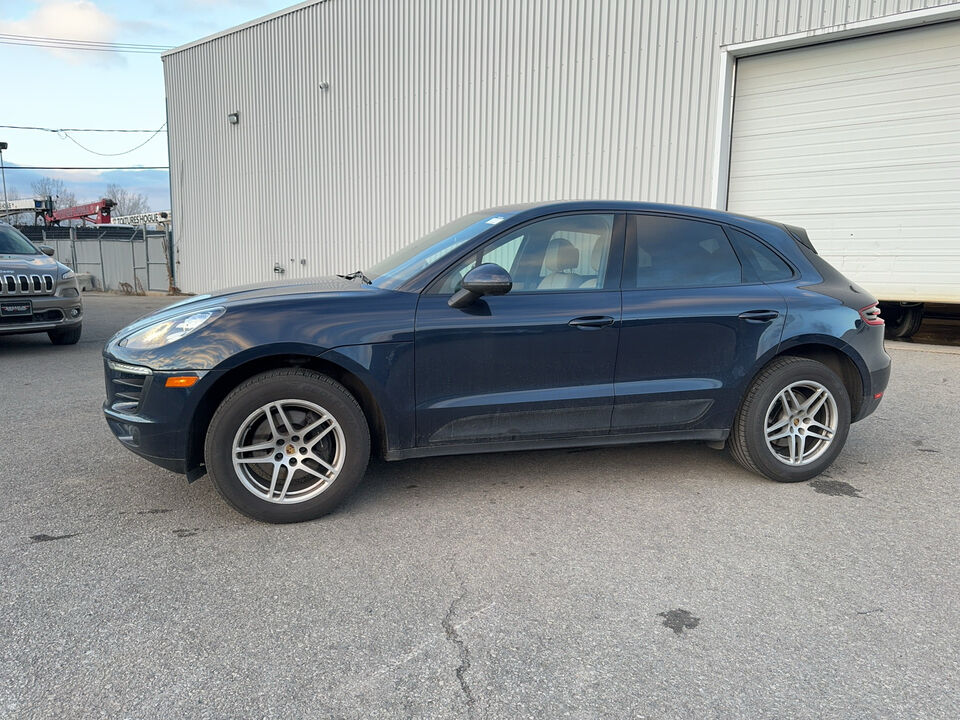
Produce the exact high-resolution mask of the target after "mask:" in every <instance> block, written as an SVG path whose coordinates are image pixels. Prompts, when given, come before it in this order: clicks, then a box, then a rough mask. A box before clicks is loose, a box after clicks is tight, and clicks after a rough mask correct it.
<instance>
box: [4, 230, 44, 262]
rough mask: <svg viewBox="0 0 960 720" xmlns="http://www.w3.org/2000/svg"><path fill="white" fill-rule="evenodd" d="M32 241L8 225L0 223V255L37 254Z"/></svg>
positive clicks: (38, 252) (37, 251)
mask: <svg viewBox="0 0 960 720" xmlns="http://www.w3.org/2000/svg"><path fill="white" fill-rule="evenodd" d="M39 254H40V251H39V250H37V249H36V248H35V247H34V246H33V243H32V242H30V241H29V240H27V238H26V237H24V236H23V235H22V234H21V233H20V231H19V230H17V229H16V228H14V227H12V226H10V225H0V255H39Z"/></svg>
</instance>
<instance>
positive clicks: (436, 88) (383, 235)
mask: <svg viewBox="0 0 960 720" xmlns="http://www.w3.org/2000/svg"><path fill="white" fill-rule="evenodd" d="M941 4H948V3H945V2H937V1H936V0H926V1H924V0H872V1H870V0H847V1H843V2H841V1H839V0H769V1H768V2H755V1H752V0H716V1H715V2H714V1H712V0H650V1H644V2H635V1H633V0H608V1H606V2H596V1H595V0H490V1H488V2H476V1H475V0H446V1H444V2H439V1H432V0H399V1H396V2H355V1H352V0H325V1H320V2H312V3H304V4H302V5H300V6H296V7H295V8H293V9H291V10H290V11H288V12H286V13H283V14H278V15H276V16H273V17H271V18H269V19H266V20H264V21H263V22H255V23H252V24H248V25H247V26H244V27H242V28H240V29H238V30H236V31H235V32H230V33H226V34H222V35H219V36H215V37H213V38H211V39H208V40H205V41H200V42H198V43H194V44H192V45H189V46H185V47H184V48H181V49H178V50H175V51H172V52H170V53H168V54H166V55H165V56H164V74H165V81H166V91H167V103H168V107H167V112H168V120H169V140H170V177H171V194H172V206H173V211H174V218H175V219H176V223H177V227H176V238H177V253H178V255H177V260H178V279H179V282H180V284H181V287H182V288H183V289H185V290H189V291H195V292H202V291H207V290H212V289H218V288H222V287H227V286H230V285H236V284H241V283H246V282H259V281H263V280H267V279H271V278H274V277H277V274H275V273H274V270H273V268H274V266H275V265H279V266H280V267H282V268H283V269H284V271H285V272H284V273H283V275H282V277H285V278H291V277H292V278H297V277H308V276H312V275H318V274H325V273H331V272H346V271H350V270H354V269H357V268H359V267H365V266H368V265H370V264H371V263H372V262H373V261H374V260H375V259H377V258H379V257H381V256H383V255H384V254H386V253H388V252H391V251H393V250H395V249H397V248H398V247H400V246H402V245H403V244H405V243H407V242H410V241H411V240H413V239H415V238H417V237H419V236H420V235H422V234H423V233H425V232H428V231H429V230H431V229H432V228H434V227H436V226H438V225H440V224H442V223H444V222H446V221H447V220H450V219H451V218H453V217H455V216H457V215H460V214H462V213H465V212H468V211H471V210H475V209H478V208H482V207H488V206H494V205H498V204H503V203H511V202H522V201H532V200H549V199H561V198H601V197H602V198H612V199H637V200H651V201H663V202H678V203H685V204H692V205H707V204H709V203H710V192H711V185H712V174H713V156H714V148H713V144H714V142H715V138H714V131H713V128H714V126H715V123H716V117H715V114H716V112H717V109H716V108H717V98H716V93H717V86H718V74H719V72H720V71H721V68H720V62H719V61H720V47H721V46H722V45H726V44H731V43H739V42H744V41H748V40H755V39H761V38H765V37H773V36H776V35H782V34H788V33H793V32H798V31H803V30H810V29H815V28H821V27H827V26H832V25H837V24H841V23H846V22H854V21H858V20H866V19H870V18H876V17H881V16H885V15H890V14H893V13H898V12H904V11H907V10H913V9H918V8H921V7H930V6H935V5H941ZM321 83H329V88H328V89H322V88H321ZM233 111H239V112H240V123H239V124H238V125H231V124H229V123H228V122H227V117H226V116H227V113H229V112H233Z"/></svg>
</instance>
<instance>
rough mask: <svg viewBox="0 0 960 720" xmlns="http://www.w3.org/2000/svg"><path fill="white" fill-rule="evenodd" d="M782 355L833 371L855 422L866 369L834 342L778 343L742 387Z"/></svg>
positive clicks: (815, 339) (827, 339)
mask: <svg viewBox="0 0 960 720" xmlns="http://www.w3.org/2000/svg"><path fill="white" fill-rule="evenodd" d="M785 355H793V356H796V357H804V358H808V359H810V360H815V361H816V362H819V363H822V364H823V365H826V366H827V367H828V368H830V369H831V370H833V372H835V373H836V374H837V376H838V377H839V378H840V380H841V381H842V382H843V385H844V387H845V388H846V389H847V395H849V396H850V417H851V418H857V416H858V414H859V412H860V408H861V406H862V404H863V388H864V386H865V383H866V381H867V379H868V375H867V372H868V371H867V366H866V363H864V361H863V358H861V357H859V355H858V354H857V353H856V352H855V351H854V350H853V348H851V347H850V346H849V345H847V344H845V343H841V342H838V341H837V340H836V339H834V338H830V337H822V336H813V337H799V338H793V339H791V340H789V341H785V342H784V343H781V345H780V346H779V347H778V348H777V349H776V351H774V352H773V353H771V354H770V356H769V357H766V358H764V359H763V361H762V362H760V363H758V366H757V367H756V368H755V371H754V373H753V375H752V376H751V377H750V381H749V382H748V383H747V385H746V387H749V386H750V385H751V384H752V383H753V381H754V379H755V378H756V377H757V375H759V374H760V372H762V371H763V369H764V368H765V367H766V366H767V365H769V364H770V363H771V362H773V361H774V360H776V359H777V358H779V357H783V356H785Z"/></svg>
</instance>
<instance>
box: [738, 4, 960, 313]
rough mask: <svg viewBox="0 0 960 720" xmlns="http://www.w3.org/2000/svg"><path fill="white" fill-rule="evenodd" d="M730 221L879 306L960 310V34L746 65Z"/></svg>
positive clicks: (952, 27) (894, 37)
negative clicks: (764, 226) (800, 231)
mask: <svg viewBox="0 0 960 720" xmlns="http://www.w3.org/2000/svg"><path fill="white" fill-rule="evenodd" d="M728 208H729V209H730V210H733V211H736V212H743V213H748V214H751V215H758V216H760V217H767V218H770V219H775V220H782V221H784V222H787V223H791V224H795V225H800V226H802V227H805V228H806V229H807V230H808V232H809V234H810V238H811V240H813V243H814V245H815V246H816V247H817V249H818V250H819V252H820V254H821V255H823V256H824V257H825V258H827V259H828V260H829V261H830V262H831V263H833V264H834V265H835V266H837V267H838V268H840V269H841V271H842V272H844V274H846V275H847V276H848V277H850V278H851V279H853V280H855V281H856V282H858V283H860V284H861V285H863V286H864V287H866V288H867V289H869V290H870V291H871V292H873V293H874V294H875V295H877V296H879V297H880V298H881V299H885V300H926V301H938V302H960V22H951V23H944V24H941V25H934V26H930V27H924V28H918V29H915V30H901V31H897V32H891V33H887V34H883V35H874V36H870V37H865V38H857V39H854V40H843V41H840V42H834V43H829V44H824V45H816V46H812V47H807V48H801V49H797V50H787V51H783V52H777V53H771V54H769V55H759V56H756V57H750V58H743V59H741V60H739V61H738V63H737V71H736V94H735V100H734V115H733V130H732V139H731V148H730V178H729V196H728Z"/></svg>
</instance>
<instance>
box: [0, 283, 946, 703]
mask: <svg viewBox="0 0 960 720" xmlns="http://www.w3.org/2000/svg"><path fill="white" fill-rule="evenodd" d="M166 302H169V300H168V299H167V298H122V297H96V296H92V297H88V298H87V319H86V327H85V335H84V339H83V340H82V342H81V344H80V345H79V346H76V347H72V348H57V347H53V346H52V345H50V344H49V343H48V342H47V340H46V337H45V336H37V337H11V338H3V339H0V378H2V381H0V382H2V386H0V387H2V393H0V403H2V410H3V415H2V416H3V417H4V418H5V420H4V422H3V424H2V430H3V434H2V437H3V440H2V442H0V493H2V498H3V501H2V504H0V533H2V536H0V539H2V542H0V575H2V577H3V582H2V586H0V610H2V620H0V718H4V719H5V718H10V719H11V720H13V719H14V718H15V719H16V720H30V719H33V718H61V717H62V718H131V719H137V718H144V719H147V718H149V719H151V720H152V719H154V718H210V719H220V718H235V719H247V718H250V719H255V720H259V719H260V718H298V717H311V718H410V717H417V718H509V719H511V720H513V719H515V718H562V717H571V718H622V717H656V718H692V717H696V718H730V717H744V718H751V719H753V718H781V717H791V718H851V717H863V718H868V717H869V718H873V717H890V718H894V717H927V718H955V717H960V691H958V690H957V688H960V649H958V644H957V642H956V637H957V634H958V630H960V601H958V598H960V571H958V565H957V561H956V558H957V557H958V556H960V541H958V537H960V532H958V530H960V510H958V509H960V503H958V500H960V470H958V468H960V443H957V430H956V428H957V427H958V426H960V406H958V403H957V402H956V398H957V397H958V396H960V352H958V351H957V350H956V349H950V348H941V347H935V346H929V345H928V346H919V345H918V346H909V345H906V344H902V343H897V344H891V346H890V348H891V349H890V352H891V355H892V356H893V359H894V371H893V379H892V383H891V387H890V389H889V390H888V392H887V397H886V399H885V401H884V403H883V404H882V405H881V406H880V409H879V411H878V412H877V413H876V414H875V415H874V416H873V417H871V418H869V419H867V420H865V421H864V422H862V423H860V424H857V425H855V426H854V427H853V429H852V431H851V435H850V440H849V442H848V445H847V448H846V450H845V451H844V452H843V454H842V455H841V456H840V458H839V460H838V462H837V463H836V464H835V466H834V467H833V468H832V469H831V470H830V471H829V473H828V476H825V477H822V478H820V482H819V483H817V484H813V483H801V484H797V485H778V484H776V483H772V482H769V481H767V480H764V479H762V478H759V477H755V476H753V475H750V474H749V473H747V472H745V471H744V470H743V469H741V468H740V467H739V466H737V465H736V464H735V463H733V462H732V461H730V460H729V459H728V458H727V457H726V456H725V455H724V454H723V453H718V452H716V451H713V450H710V449H708V448H706V447H705V446H703V445H699V444H690V443H676V444H668V445H647V446H637V447H619V448H610V449H593V450H590V451H587V452H569V451H564V450H554V451H543V452H527V453H516V454H503V455H478V456H468V457H453V458H433V459H427V460H416V461H406V462H402V463H382V462H376V463H374V464H373V465H372V466H371V468H370V471H369V475H368V477H367V479H366V481H365V483H364V484H363V486H362V487H361V489H360V491H359V492H358V493H357V494H356V496H354V497H353V498H352V499H351V500H350V501H348V502H347V504H346V505H345V506H344V507H343V508H342V509H341V510H340V511H339V512H337V513H335V514H334V515H332V516H329V517H327V518H325V519H323V520H320V521H318V522H313V523H308V524H303V525H296V526H269V525H262V524H258V523H255V522H253V521H251V520H248V519H246V518H244V517H242V516H240V515H238V514H236V513H235V512H233V511H232V510H231V509H230V508H229V507H227V505H226V504H225V503H223V502H222V501H221V500H220V498H219V496H218V495H217V494H216V492H215V491H214V490H213V488H212V487H211V485H210V483H209V481H208V480H206V479H203V480H200V481H199V482H197V483H195V484H193V485H188V484H187V483H186V482H185V481H184V480H183V479H181V478H179V477H177V476H175V475H172V474H170V473H167V472H165V471H163V470H161V469H160V468H157V467H154V466H153V465H150V464H148V463H147V462H145V461H142V460H139V459H138V458H136V457H134V456H133V455H131V454H130V453H129V452H127V451H126V450H124V449H123V448H122V447H120V445H119V444H118V443H117V442H116V441H115V440H114V439H113V438H112V437H111V435H110V433H109V431H108V430H107V428H106V426H105V424H104V422H103V419H102V417H101V415H100V410H99V404H100V402H101V400H102V394H103V380H102V375H101V366H100V357H99V352H100V348H101V346H102V343H103V341H104V340H105V339H106V338H107V337H108V336H109V335H110V334H111V333H112V332H113V331H114V330H115V329H116V328H118V327H120V326H122V325H124V324H126V323H127V322H129V321H131V320H132V319H134V318H135V317H137V316H139V315H142V314H143V313H145V312H147V311H148V310H150V309H152V308H153V307H157V306H159V305H161V304H164V303H166ZM57 379H60V382H59V383H56V382H54V381H55V380H57ZM678 631H679V632H678Z"/></svg>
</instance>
